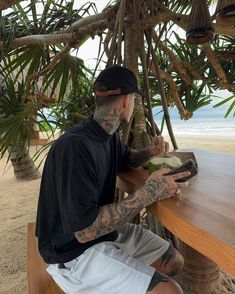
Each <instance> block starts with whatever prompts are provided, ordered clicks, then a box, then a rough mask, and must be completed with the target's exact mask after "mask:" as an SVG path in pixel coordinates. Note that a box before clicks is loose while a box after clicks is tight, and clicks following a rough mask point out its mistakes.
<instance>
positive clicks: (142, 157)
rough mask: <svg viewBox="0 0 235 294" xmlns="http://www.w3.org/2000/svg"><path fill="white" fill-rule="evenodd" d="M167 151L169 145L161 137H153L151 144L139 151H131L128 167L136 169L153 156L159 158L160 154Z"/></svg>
mask: <svg viewBox="0 0 235 294" xmlns="http://www.w3.org/2000/svg"><path fill="white" fill-rule="evenodd" d="M168 151H169V144H168V143H167V142H165V141H164V139H163V137H161V136H159V137H155V138H153V140H152V142H151V144H150V145H149V146H148V147H146V148H143V149H141V150H140V151H136V150H133V149H131V151H130V154H129V158H128V165H129V166H130V167H138V166H141V165H143V164H144V163H145V162H147V161H148V160H149V159H150V158H151V157H153V156H159V155H161V154H166V153H168Z"/></svg>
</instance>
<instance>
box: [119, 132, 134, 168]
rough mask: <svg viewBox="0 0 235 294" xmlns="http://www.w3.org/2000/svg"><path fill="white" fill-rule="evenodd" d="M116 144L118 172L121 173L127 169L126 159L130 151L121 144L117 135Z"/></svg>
mask: <svg viewBox="0 0 235 294" xmlns="http://www.w3.org/2000/svg"><path fill="white" fill-rule="evenodd" d="M117 144H118V171H121V170H125V169H127V168H128V157H129V154H130V150H131V149H130V147H128V146H127V145H126V144H123V143H122V142H121V141H120V138H119V136H118V135H117Z"/></svg>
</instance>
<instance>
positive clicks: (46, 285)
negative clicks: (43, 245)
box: [27, 223, 64, 294]
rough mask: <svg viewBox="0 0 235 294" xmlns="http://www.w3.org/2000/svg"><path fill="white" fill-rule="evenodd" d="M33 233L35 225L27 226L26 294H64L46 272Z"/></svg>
mask: <svg viewBox="0 0 235 294" xmlns="http://www.w3.org/2000/svg"><path fill="white" fill-rule="evenodd" d="M34 232H35V223H30V224H28V240H27V294H64V292H63V291H62V290H61V289H60V288H59V287H58V286H57V285H56V283H55V282H54V280H53V279H52V278H51V276H50V275H49V274H48V273H47V271H46V268H47V264H46V263H45V262H44V261H43V259H42V257H41V256H40V254H39V251H38V242H37V238H36V237H35V235H34Z"/></svg>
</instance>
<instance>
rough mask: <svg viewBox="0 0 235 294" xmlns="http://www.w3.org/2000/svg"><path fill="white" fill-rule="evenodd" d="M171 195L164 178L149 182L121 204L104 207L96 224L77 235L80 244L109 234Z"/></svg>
mask: <svg viewBox="0 0 235 294" xmlns="http://www.w3.org/2000/svg"><path fill="white" fill-rule="evenodd" d="M166 195H169V188H168V184H167V181H166V180H165V179H164V178H159V179H158V180H149V181H148V183H147V184H146V185H145V186H144V187H143V188H141V189H140V190H138V191H136V192H135V193H133V194H130V195H129V196H128V197H126V198H125V199H123V200H122V201H121V202H118V203H112V204H109V205H105V206H102V207H101V209H100V212H99V214H98V216H97V218H96V220H95V221H94V223H93V224H92V225H91V226H90V227H88V228H86V229H84V230H82V231H78V232H76V233H75V236H76V238H77V239H78V241H79V242H81V243H84V242H87V241H89V240H93V239H96V238H98V237H100V236H102V235H105V234H108V233H110V232H112V231H114V230H116V229H118V228H119V227H120V226H122V225H124V224H126V223H128V222H129V221H130V220H131V219H133V218H134V217H135V216H136V215H137V214H138V213H139V212H140V210H141V209H142V208H144V207H145V206H148V205H150V204H152V203H153V202H155V201H159V200H162V199H164V198H166Z"/></svg>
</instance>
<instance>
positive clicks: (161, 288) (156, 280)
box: [147, 271, 183, 294]
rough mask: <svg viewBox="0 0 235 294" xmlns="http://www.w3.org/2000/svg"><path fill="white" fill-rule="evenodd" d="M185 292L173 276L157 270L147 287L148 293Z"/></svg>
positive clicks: (178, 293) (172, 293)
mask: <svg viewBox="0 0 235 294" xmlns="http://www.w3.org/2000/svg"><path fill="white" fill-rule="evenodd" d="M167 293H170V294H183V291H182V289H181V287H180V286H179V285H178V284H177V283H176V282H175V281H173V280H172V279H171V278H169V277H167V276H166V275H164V274H161V273H159V272H157V271H156V272H155V273H154V275H153V277H152V280H151V281H150V284H149V287H148V289H147V294H167Z"/></svg>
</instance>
